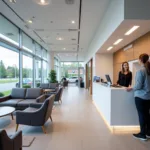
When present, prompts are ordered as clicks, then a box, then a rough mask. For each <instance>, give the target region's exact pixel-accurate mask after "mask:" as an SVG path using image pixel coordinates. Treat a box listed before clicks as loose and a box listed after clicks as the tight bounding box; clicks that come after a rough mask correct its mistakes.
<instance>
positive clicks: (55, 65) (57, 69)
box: [54, 58, 60, 80]
mask: <svg viewBox="0 0 150 150" xmlns="http://www.w3.org/2000/svg"><path fill="white" fill-rule="evenodd" d="M59 66H60V65H59V61H58V59H57V58H54V70H55V71H56V75H57V80H59Z"/></svg>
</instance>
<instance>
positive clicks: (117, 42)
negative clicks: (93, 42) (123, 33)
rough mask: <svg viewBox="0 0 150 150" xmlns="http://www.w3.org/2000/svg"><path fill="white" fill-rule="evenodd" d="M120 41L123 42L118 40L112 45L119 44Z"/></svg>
mask: <svg viewBox="0 0 150 150" xmlns="http://www.w3.org/2000/svg"><path fill="white" fill-rule="evenodd" d="M122 40H123V39H118V40H117V41H116V42H115V43H114V45H117V44H119V43H120V42H121V41H122Z"/></svg>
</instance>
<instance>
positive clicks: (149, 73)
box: [127, 54, 150, 140]
mask: <svg viewBox="0 0 150 150" xmlns="http://www.w3.org/2000/svg"><path fill="white" fill-rule="evenodd" d="M139 64H140V65H141V68H140V69H139V70H138V71H137V72H136V77H135V86H134V87H133V88H131V87H129V88H127V91H131V90H134V97H135V105H136V108H137V112H138V116H139V123H140V133H138V134H133V136H134V137H135V138H138V139H140V140H147V138H150V62H149V56H148V54H141V55H140V56H139Z"/></svg>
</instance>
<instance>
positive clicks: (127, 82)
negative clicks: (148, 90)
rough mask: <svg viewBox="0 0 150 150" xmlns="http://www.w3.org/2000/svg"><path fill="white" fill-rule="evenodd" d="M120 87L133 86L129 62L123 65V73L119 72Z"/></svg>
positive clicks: (118, 82)
mask: <svg viewBox="0 0 150 150" xmlns="http://www.w3.org/2000/svg"><path fill="white" fill-rule="evenodd" d="M117 84H118V85H121V86H125V87H129V86H131V84H132V72H131V71H130V70H129V64H128V62H123V63H122V71H120V72H119V78H118V81H117Z"/></svg>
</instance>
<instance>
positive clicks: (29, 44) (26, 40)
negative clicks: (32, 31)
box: [22, 33, 34, 53]
mask: <svg viewBox="0 0 150 150" xmlns="http://www.w3.org/2000/svg"><path fill="white" fill-rule="evenodd" d="M22 48H23V49H24V50H26V51H28V52H31V53H34V44H33V40H32V39H31V38H30V37H29V36H27V35H26V34H25V33H22Z"/></svg>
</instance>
